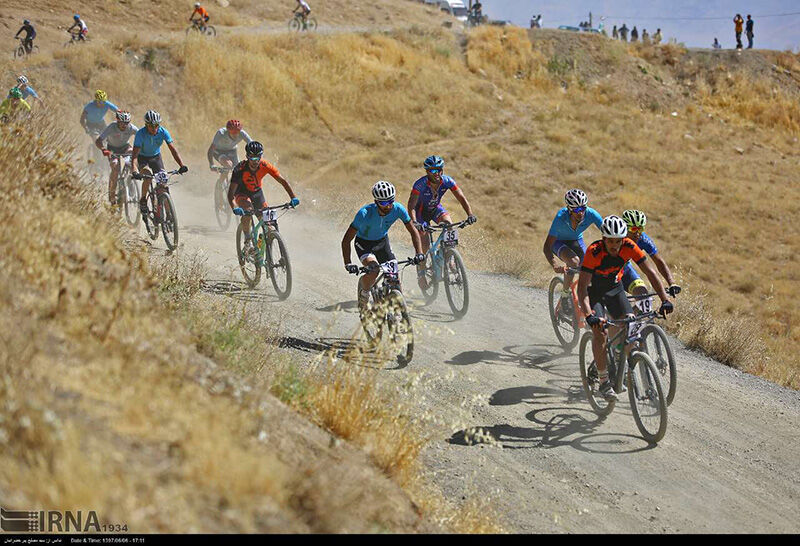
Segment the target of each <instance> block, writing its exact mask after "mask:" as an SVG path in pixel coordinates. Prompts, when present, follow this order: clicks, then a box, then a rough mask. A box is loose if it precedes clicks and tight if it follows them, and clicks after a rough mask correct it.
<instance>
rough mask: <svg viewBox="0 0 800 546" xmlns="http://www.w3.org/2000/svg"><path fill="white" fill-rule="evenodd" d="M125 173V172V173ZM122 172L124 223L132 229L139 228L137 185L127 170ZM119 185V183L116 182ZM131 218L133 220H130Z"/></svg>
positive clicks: (139, 215)
mask: <svg viewBox="0 0 800 546" xmlns="http://www.w3.org/2000/svg"><path fill="white" fill-rule="evenodd" d="M126 171H127V172H126ZM126 171H123V173H124V174H123V176H121V177H120V178H122V181H123V184H124V186H123V188H124V190H125V191H123V192H122V195H123V196H124V197H125V204H124V209H125V221H126V222H128V225H129V226H131V227H133V228H138V227H139V221H140V220H141V218H142V214H141V211H139V185H138V184H137V183H136V181H134V180H133V178H131V173H130V171H129V170H127V169H126ZM117 183H118V184H119V181H117ZM131 217H133V220H131Z"/></svg>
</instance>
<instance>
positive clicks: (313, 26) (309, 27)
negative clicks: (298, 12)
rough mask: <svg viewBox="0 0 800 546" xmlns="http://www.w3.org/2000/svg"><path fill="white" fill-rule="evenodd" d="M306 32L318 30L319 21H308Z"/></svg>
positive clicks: (309, 19) (312, 19)
mask: <svg viewBox="0 0 800 546" xmlns="http://www.w3.org/2000/svg"><path fill="white" fill-rule="evenodd" d="M306 30H317V20H316V19H314V18H313V17H309V18H308V19H306Z"/></svg>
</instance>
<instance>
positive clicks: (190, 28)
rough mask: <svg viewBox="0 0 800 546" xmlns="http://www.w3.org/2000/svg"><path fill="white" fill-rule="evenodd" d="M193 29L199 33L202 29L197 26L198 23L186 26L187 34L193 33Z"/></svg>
mask: <svg viewBox="0 0 800 546" xmlns="http://www.w3.org/2000/svg"><path fill="white" fill-rule="evenodd" d="M192 31H195V32H197V33H199V32H200V29H199V28H197V25H189V26H188V27H187V28H186V35H187V36H189V35H190V34H191V33H192Z"/></svg>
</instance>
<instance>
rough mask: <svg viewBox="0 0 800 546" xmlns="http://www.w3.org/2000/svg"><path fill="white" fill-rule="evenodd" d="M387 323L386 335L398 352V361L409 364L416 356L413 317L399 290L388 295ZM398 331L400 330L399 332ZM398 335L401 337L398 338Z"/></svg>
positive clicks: (402, 364)
mask: <svg viewBox="0 0 800 546" xmlns="http://www.w3.org/2000/svg"><path fill="white" fill-rule="evenodd" d="M386 303H387V309H386V321H387V322H386V324H385V327H384V328H383V333H384V337H388V339H387V341H388V343H389V344H390V345H391V347H392V350H396V351H399V352H398V353H397V363H398V364H400V365H401V366H405V365H407V364H408V363H409V362H411V359H412V358H413V357H414V329H413V327H412V326H411V317H410V316H409V314H408V306H407V305H406V300H405V298H404V297H403V294H402V293H401V292H400V291H399V290H392V291H391V292H389V295H388V296H387V297H386ZM398 332H400V333H399V334H398ZM398 335H399V336H401V339H399V340H398Z"/></svg>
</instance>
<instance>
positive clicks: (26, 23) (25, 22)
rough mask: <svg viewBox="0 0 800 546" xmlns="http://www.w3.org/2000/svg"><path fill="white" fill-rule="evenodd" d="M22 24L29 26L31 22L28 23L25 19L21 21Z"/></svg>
mask: <svg viewBox="0 0 800 546" xmlns="http://www.w3.org/2000/svg"><path fill="white" fill-rule="evenodd" d="M22 24H23V25H30V24H31V22H30V21H28V20H27V19H25V20H24V21H22Z"/></svg>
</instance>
